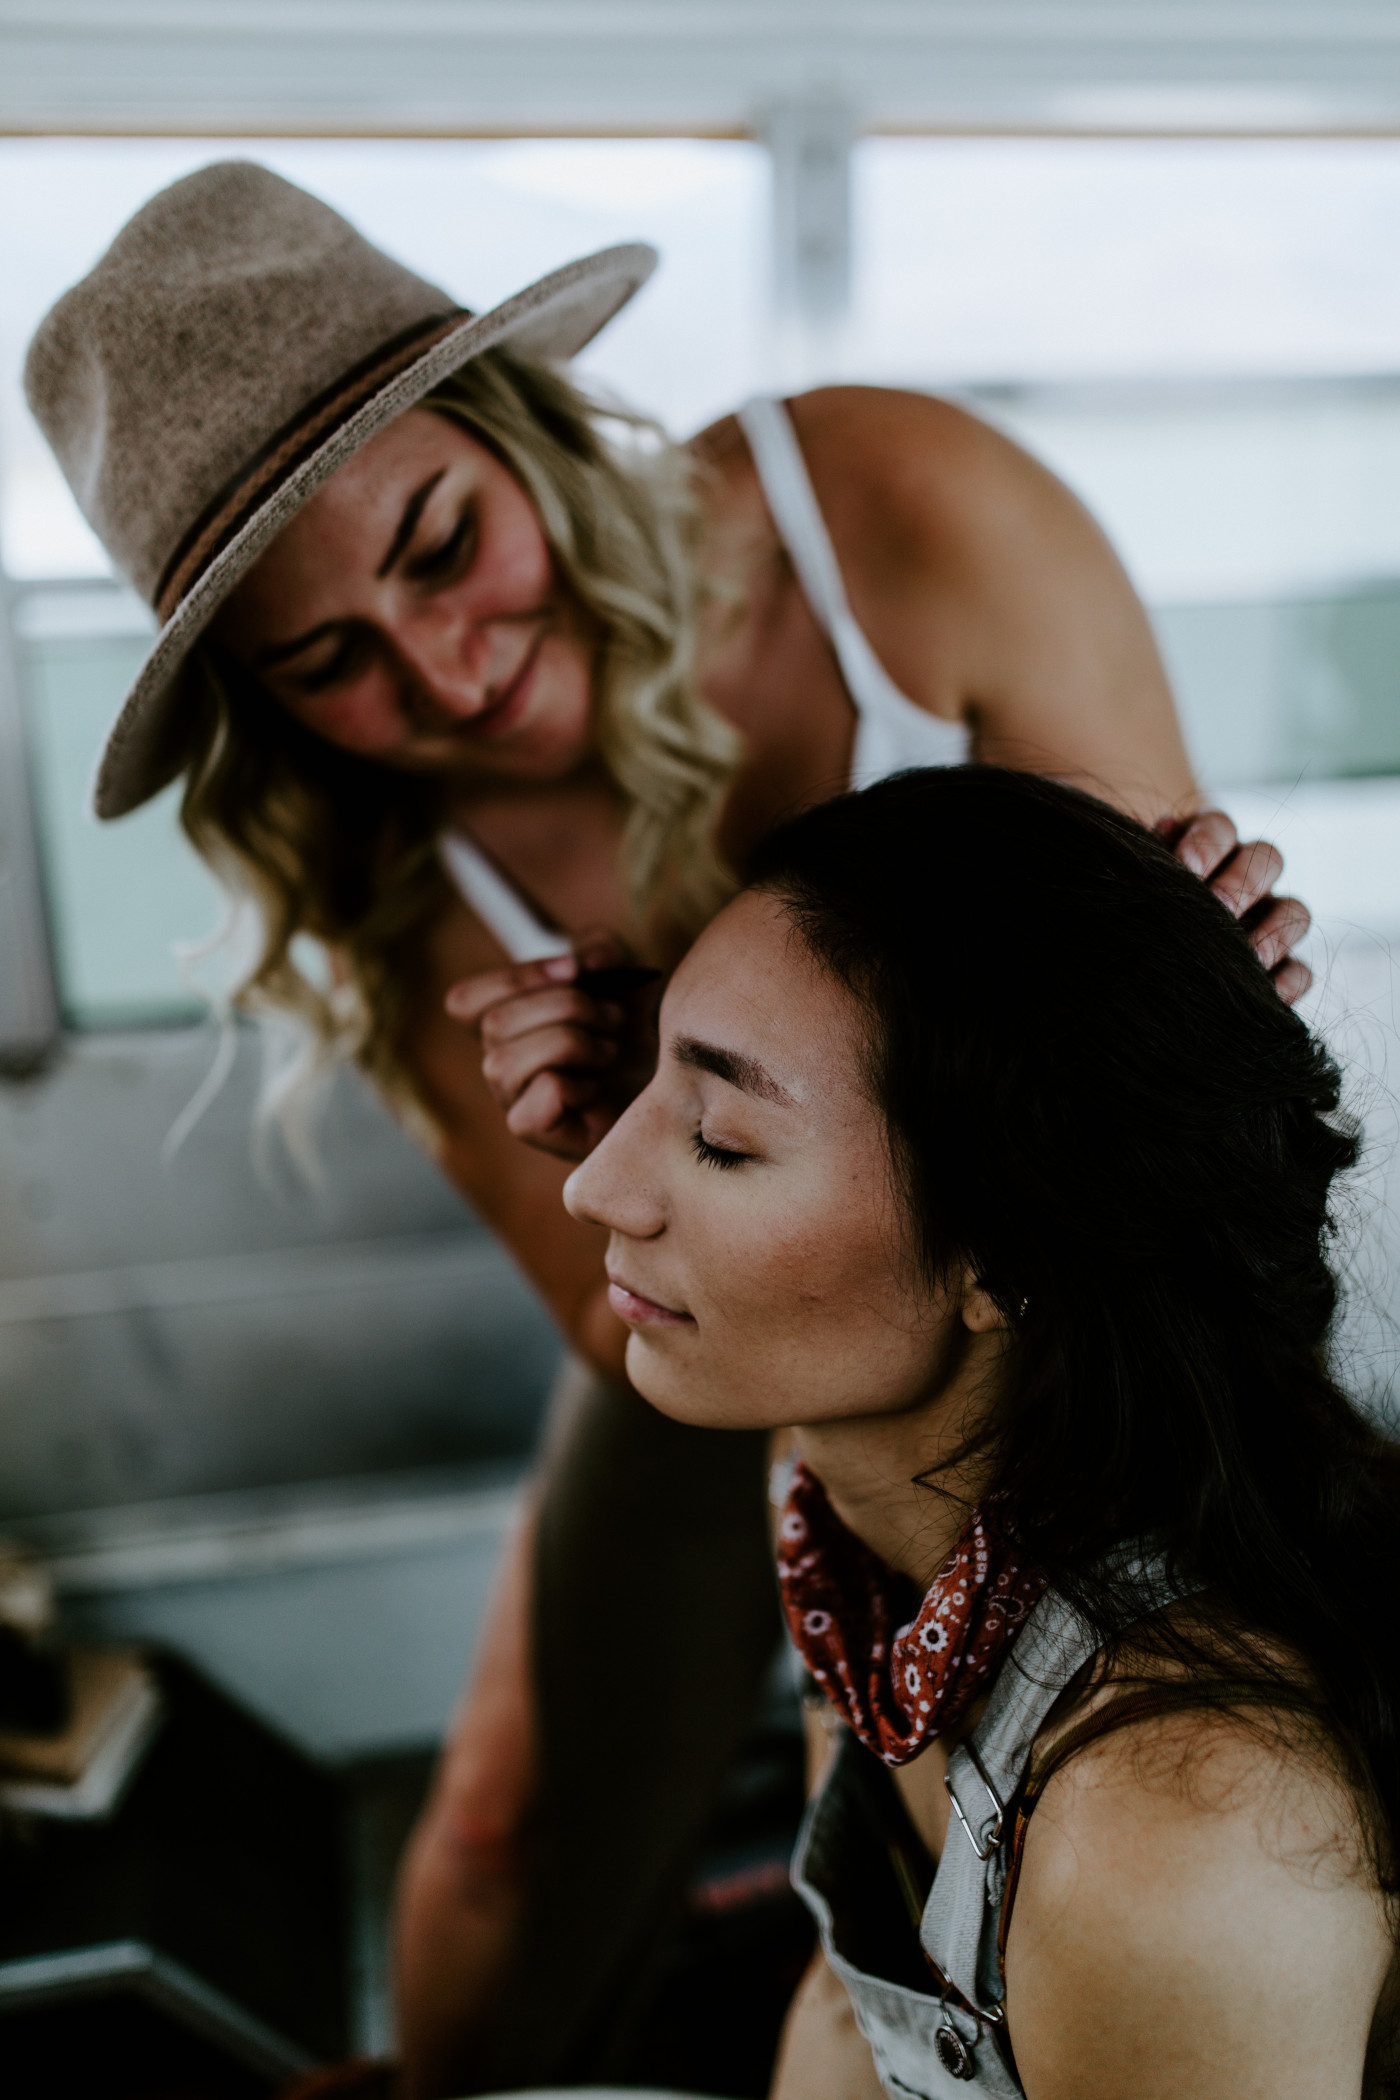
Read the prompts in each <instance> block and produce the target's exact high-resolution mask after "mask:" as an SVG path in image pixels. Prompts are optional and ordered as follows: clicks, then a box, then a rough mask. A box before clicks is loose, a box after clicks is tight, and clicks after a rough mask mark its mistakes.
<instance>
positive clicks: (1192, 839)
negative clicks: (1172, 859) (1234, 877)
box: [1173, 809, 1239, 882]
mask: <svg viewBox="0 0 1400 2100" xmlns="http://www.w3.org/2000/svg"><path fill="white" fill-rule="evenodd" d="M1238 844H1239V833H1238V832H1237V831H1236V829H1235V827H1234V825H1233V824H1232V823H1231V821H1230V819H1229V818H1228V817H1227V816H1226V814H1225V812H1224V810H1223V809H1203V810H1200V811H1199V812H1198V813H1197V814H1196V815H1195V816H1194V817H1192V818H1191V819H1190V821H1189V822H1188V823H1187V825H1186V828H1185V829H1184V831H1183V832H1182V833H1181V836H1180V838H1178V839H1177V841H1176V845H1175V847H1174V849H1173V850H1174V852H1175V854H1176V857H1177V859H1178V860H1179V861H1180V862H1181V863H1182V865H1183V867H1187V868H1189V869H1190V870H1191V873H1192V874H1193V875H1199V876H1200V877H1201V880H1202V881H1203V882H1208V881H1209V880H1210V878H1211V876H1212V875H1214V874H1215V872H1216V870H1217V868H1219V867H1220V866H1221V865H1222V864H1223V862H1225V861H1226V860H1228V859H1229V857H1230V855H1231V854H1232V853H1233V852H1234V850H1235V848H1236V846H1238Z"/></svg>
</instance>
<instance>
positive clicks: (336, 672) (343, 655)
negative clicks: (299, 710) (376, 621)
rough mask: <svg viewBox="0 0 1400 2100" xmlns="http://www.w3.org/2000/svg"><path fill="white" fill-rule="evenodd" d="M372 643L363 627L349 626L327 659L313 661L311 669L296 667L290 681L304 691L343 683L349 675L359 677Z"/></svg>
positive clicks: (319, 691) (316, 690) (308, 691)
mask: <svg viewBox="0 0 1400 2100" xmlns="http://www.w3.org/2000/svg"><path fill="white" fill-rule="evenodd" d="M372 646H373V645H372V643H371V640H370V637H369V636H368V635H367V634H366V633H365V632H364V630H363V629H362V628H357V627H349V628H347V629H346V630H345V632H344V633H343V634H342V636H341V638H340V641H339V643H338V644H337V646H336V647H335V648H334V649H333V650H332V651H331V654H330V655H329V656H328V657H326V659H325V660H324V662H322V663H319V664H313V665H312V666H311V667H310V668H309V669H308V670H305V671H293V672H291V673H290V674H288V675H289V676H290V679H291V682H292V684H293V685H296V686H298V687H299V688H300V690H301V691H302V692H303V693H322V692H325V691H326V690H327V689H328V688H329V687H330V686H333V685H344V684H345V683H346V681H347V680H348V679H351V678H355V677H358V675H359V673H360V672H361V671H362V670H363V669H364V667H365V664H366V662H367V660H368V658H369V655H370V652H371V649H372Z"/></svg>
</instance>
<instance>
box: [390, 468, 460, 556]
mask: <svg viewBox="0 0 1400 2100" xmlns="http://www.w3.org/2000/svg"><path fill="white" fill-rule="evenodd" d="M446 472H447V469H446V467H439V468H438V470H437V472H436V474H430V475H429V476H428V478H427V480H426V481H424V482H421V483H420V484H419V486H418V487H417V488H416V489H415V490H414V491H413V494H412V495H411V496H410V497H409V499H408V501H407V503H405V505H404V507H403V516H402V517H401V518H400V519H399V527H398V531H397V532H396V533H395V534H394V537H393V539H392V540H391V541H390V542H389V552H388V553H387V554H386V555H385V557H384V559H383V561H382V562H381V563H380V564H379V567H378V568H377V569H376V570H375V572H374V573H375V575H376V576H387V575H388V573H389V571H390V569H392V568H393V566H394V563H395V562H396V561H397V560H398V558H399V556H400V555H401V554H402V553H403V550H404V548H405V547H406V546H407V545H408V543H409V541H410V540H411V539H412V538H413V535H414V533H415V532H416V531H417V529H418V520H419V519H420V518H421V517H422V515H423V506H424V504H425V503H426V502H427V500H428V498H429V496H431V495H432V493H433V490H434V489H435V488H436V487H437V485H438V483H439V482H440V481H441V480H442V477H443V475H444V474H445V473H446Z"/></svg>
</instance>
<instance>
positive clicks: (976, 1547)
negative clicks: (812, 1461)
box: [778, 1463, 1045, 1765]
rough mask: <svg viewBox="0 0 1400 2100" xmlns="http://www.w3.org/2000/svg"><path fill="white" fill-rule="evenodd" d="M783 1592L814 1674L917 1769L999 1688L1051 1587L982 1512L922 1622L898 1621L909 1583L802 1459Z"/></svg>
mask: <svg viewBox="0 0 1400 2100" xmlns="http://www.w3.org/2000/svg"><path fill="white" fill-rule="evenodd" d="M778 1585H779V1588H780V1590H781V1593H782V1600H783V1609H784V1611H785V1612H786V1614H787V1622H788V1627H789V1630H790V1631H791V1634H792V1638H793V1642H794V1644H795V1646H796V1648H797V1651H798V1653H799V1654H800V1655H801V1657H802V1659H803V1661H804V1662H805V1663H806V1665H807V1668H808V1670H809V1671H810V1672H811V1674H812V1676H813V1677H814V1678H815V1679H816V1681H817V1683H818V1684H819V1685H820V1686H821V1688H822V1690H823V1691H824V1692H825V1694H826V1696H827V1698H828V1699H830V1701H831V1703H832V1705H833V1706H834V1707H836V1709H837V1711H838V1712H839V1713H840V1714H842V1715H843V1716H844V1718H845V1719H846V1720H848V1721H849V1722H850V1724H851V1726H852V1728H853V1729H854V1730H855V1732H856V1734H857V1735H858V1736H859V1737H860V1740H861V1741H862V1742H863V1743H864V1744H865V1747H866V1749H867V1750H873V1751H874V1753H875V1755H876V1756H877V1757H879V1758H882V1759H883V1760H884V1762H885V1763H886V1764H887V1765H904V1764H908V1763H909V1761H910V1759H911V1758H914V1757H917V1756H918V1754H919V1752H920V1751H921V1750H922V1749H923V1748H924V1747H925V1746H926V1745H927V1744H928V1743H931V1742H932V1741H933V1739H934V1737H935V1736H937V1735H941V1734H943V1733H944V1731H945V1730H946V1729H948V1728H950V1727H952V1726H953V1724H954V1723H955V1722H956V1721H957V1720H958V1719H959V1718H960V1716H961V1715H963V1714H964V1713H966V1711H967V1709H968V1707H969V1706H970V1705H971V1704H972V1702H973V1700H974V1699H976V1698H977V1697H978V1696H979V1694H980V1693H982V1692H984V1691H986V1690H988V1689H989V1688H990V1685H991V1682H992V1679H993V1677H994V1676H995V1675H996V1673H997V1670H998V1668H999V1667H1000V1665H1001V1663H1002V1661H1003V1659H1004V1657H1005V1655H1006V1651H1007V1649H1008V1648H1009V1647H1010V1646H1011V1643H1012V1642H1013V1641H1014V1640H1015V1638H1016V1635H1017V1634H1018V1633H1019V1632H1020V1630H1021V1628H1022V1626H1024V1624H1025V1622H1026V1620H1027V1618H1028V1617H1029V1616H1030V1612H1031V1609H1032V1607H1033V1606H1034V1605H1035V1604H1036V1602H1037V1601H1038V1599H1039V1598H1040V1596H1041V1593H1042V1592H1043V1590H1044V1588H1045V1584H1044V1582H1043V1581H1042V1580H1041V1579H1040V1577H1039V1576H1036V1575H1032V1574H1029V1573H1027V1572H1026V1570H1025V1569H1023V1568H1022V1567H1021V1566H1020V1565H1019V1564H1018V1562H1017V1560H1016V1557H1015V1554H1014V1553H1013V1551H1012V1549H1011V1547H1010V1546H1009V1544H1008V1543H1007V1541H1006V1539H1005V1538H1004V1537H1003V1536H1002V1534H1001V1532H1000V1531H999V1529H998V1527H997V1526H996V1524H995V1522H994V1521H993V1519H992V1518H991V1517H990V1516H989V1514H988V1512H987V1511H986V1510H974V1512H973V1514H972V1516H971V1517H970V1519H969V1520H968V1524H967V1528H966V1529H965V1530H964V1532H963V1534H962V1536H961V1537H960V1538H959V1540H958V1542H957V1544H956V1546H954V1548H953V1550H952V1552H951V1553H950V1554H949V1556H948V1558H947V1560H946V1561H945V1562H944V1563H943V1566H942V1567H941V1568H940V1569H939V1571H938V1573H937V1575H936V1576H935V1577H934V1579H933V1585H932V1587H931V1589H930V1590H929V1592H928V1595H927V1596H926V1597H925V1598H924V1601H923V1603H922V1604H921V1605H920V1607H919V1609H918V1611H917V1613H916V1614H915V1616H914V1617H913V1618H912V1619H911V1620H910V1621H909V1622H908V1624H907V1625H903V1626H896V1625H895V1624H894V1621H895V1619H896V1618H897V1617H898V1615H899V1614H898V1609H897V1606H896V1602H895V1599H896V1598H897V1596H898V1593H899V1588H900V1578H899V1577H898V1576H897V1575H896V1574H895V1573H894V1571H893V1569H891V1568H889V1567H887V1566H886V1564H885V1563H884V1561H882V1560H880V1559H879V1558H878V1557H877V1555H875V1554H874V1553H872V1552H871V1551H870V1548H869V1547H868V1546H867V1545H865V1544H864V1542H863V1541H862V1540H860V1539H858V1538H857V1537H856V1535H855V1533H854V1532H853V1531H850V1530H848V1529H847V1527H846V1526H845V1525H844V1524H843V1523H842V1522H841V1519H840V1518H839V1517H838V1516H837V1514H836V1512H835V1510H834V1509H833V1508H832V1507H831V1504H830V1503H829V1502H828V1500H827V1498H826V1491H825V1489H824V1488H823V1486H822V1484H821V1482H820V1481H819V1480H818V1479H817V1477H816V1475H815V1474H814V1473H811V1472H809V1471H808V1469H807V1467H806V1466H804V1465H802V1464H801V1463H799V1464H798V1465H797V1466H796V1467H795V1468H794V1470H793V1476H792V1485H791V1487H790V1488H789V1490H788V1496H787V1501H786V1503H785V1504H784V1507H783V1515H782V1522H781V1524H780V1526H779V1530H778Z"/></svg>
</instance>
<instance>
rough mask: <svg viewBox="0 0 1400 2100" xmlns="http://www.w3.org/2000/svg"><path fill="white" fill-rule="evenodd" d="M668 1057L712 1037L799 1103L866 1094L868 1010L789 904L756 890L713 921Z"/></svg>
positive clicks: (675, 1010)
mask: <svg viewBox="0 0 1400 2100" xmlns="http://www.w3.org/2000/svg"><path fill="white" fill-rule="evenodd" d="M662 1028H663V1034H664V1038H665V1041H666V1045H667V1049H668V1053H669V1054H670V1055H671V1056H672V1057H674V1056H675V1054H676V1049H677V1046H678V1045H680V1044H683V1043H702V1044H705V1045H709V1046H713V1047H714V1048H716V1049H720V1050H724V1051H726V1052H729V1053H731V1054H732V1055H734V1056H736V1057H738V1058H740V1059H749V1060H753V1061H755V1062H757V1063H758V1064H760V1065H761V1066H762V1067H763V1068H764V1070H765V1072H767V1073H768V1074H769V1075H770V1076H771V1078H772V1079H773V1080H774V1081H775V1082H776V1083H777V1085H778V1086H779V1087H780V1088H781V1089H782V1090H783V1092H784V1093H786V1094H787V1095H789V1096H790V1097H791V1100H792V1102H793V1104H794V1105H795V1106H797V1107H799V1108H802V1109H811V1110H816V1109H819V1108H820V1107H821V1106H822V1104H823V1102H830V1101H832V1100H834V1099H835V1098H837V1097H838V1096H839V1097H841V1098H843V1099H847V1100H849V1099H853V1098H855V1097H857V1096H858V1097H860V1098H861V1099H864V1087H863V1067H862V1049H863V1043H864V1038H863V1033H862V1028H861V1016H860V1013H859V1010H858V1009H857V1007H856V1005H855V1002H854V1000H853V999H852V998H851V996H850V994H849V993H848V992H847V991H846V990H845V989H844V987H843V986H841V985H839V984H837V983H836V981H835V979H834V978H832V977H831V976H830V975H829V974H828V973H827V972H826V971H825V970H824V969H823V968H822V967H821V965H820V964H819V963H818V962H817V961H816V960H815V959H814V957H813V956H812V954H811V952H810V950H809V949H808V947H807V945H806V943H805V941H804V940H803V939H802V937H801V935H800V933H799V932H798V931H797V928H796V926H795V925H794V924H793V921H792V919H791V917H790V915H789V914H788V912H787V910H786V909H785V908H784V906H783V905H782V904H781V903H779V902H778V901H777V899H775V898H773V897H769V896H765V895H763V894H761V893H759V892H756V891H748V892H746V893H745V894H744V895H743V896H742V897H738V898H736V899H735V901H734V903H732V904H730V905H728V906H727V907H726V908H725V910H724V911H722V912H721V913H720V915H719V917H718V918H717V919H716V920H715V921H714V922H713V924H712V925H710V926H709V927H707V929H706V930H705V932H704V933H703V934H702V935H701V936H700V939H699V940H698V941H697V942H696V944H695V946H694V947H693V948H692V949H691V951H690V953H689V955H687V957H686V958H685V961H684V962H683V963H682V964H681V966H680V968H679V969H678V970H677V972H676V974H675V977H674V978H673V979H672V981H671V985H670V988H669V989H668V991H667V994H666V1001H665V1005H664V1007H663V1009H662Z"/></svg>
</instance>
